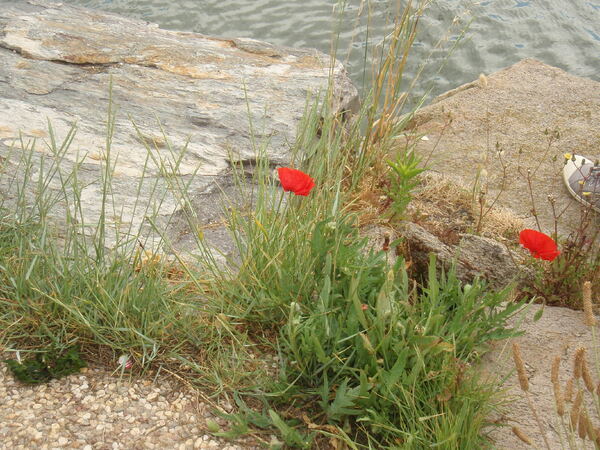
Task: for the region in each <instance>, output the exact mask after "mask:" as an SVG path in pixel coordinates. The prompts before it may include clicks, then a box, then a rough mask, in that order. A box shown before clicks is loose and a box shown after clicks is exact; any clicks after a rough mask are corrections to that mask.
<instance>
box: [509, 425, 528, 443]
mask: <svg viewBox="0 0 600 450" xmlns="http://www.w3.org/2000/svg"><path fill="white" fill-rule="evenodd" d="M512 432H513V433H514V434H515V436H517V437H518V438H519V439H521V440H522V441H523V442H525V443H526V444H528V445H533V441H532V440H531V438H530V437H529V436H527V435H526V434H525V432H524V431H523V430H521V429H520V428H519V427H516V426H515V427H512Z"/></svg>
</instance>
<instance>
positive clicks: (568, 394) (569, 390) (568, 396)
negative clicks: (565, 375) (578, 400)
mask: <svg viewBox="0 0 600 450" xmlns="http://www.w3.org/2000/svg"><path fill="white" fill-rule="evenodd" d="M573 383H574V381H573V378H569V380H568V381H567V385H566V386H565V397H564V398H565V401H567V402H569V403H571V401H572V400H573Z"/></svg>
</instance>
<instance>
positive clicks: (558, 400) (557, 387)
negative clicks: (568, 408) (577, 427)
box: [552, 383, 565, 417]
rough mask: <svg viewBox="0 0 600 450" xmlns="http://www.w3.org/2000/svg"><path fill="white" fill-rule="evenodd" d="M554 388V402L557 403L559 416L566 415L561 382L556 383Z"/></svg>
mask: <svg viewBox="0 0 600 450" xmlns="http://www.w3.org/2000/svg"><path fill="white" fill-rule="evenodd" d="M552 390H553V392H554V403H555V404H556V412H557V413H558V415H559V416H561V417H562V416H564V415H565V398H564V396H563V395H562V392H561V391H560V383H554V384H553V385H552Z"/></svg>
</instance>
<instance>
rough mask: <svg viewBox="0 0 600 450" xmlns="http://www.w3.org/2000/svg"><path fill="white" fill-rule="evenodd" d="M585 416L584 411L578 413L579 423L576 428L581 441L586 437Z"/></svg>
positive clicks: (586, 419)
mask: <svg viewBox="0 0 600 450" xmlns="http://www.w3.org/2000/svg"><path fill="white" fill-rule="evenodd" d="M587 421H588V418H587V414H586V413H585V410H584V411H580V412H579V422H578V427H577V434H578V435H579V437H580V438H581V439H585V438H586V437H587V435H588V433H587Z"/></svg>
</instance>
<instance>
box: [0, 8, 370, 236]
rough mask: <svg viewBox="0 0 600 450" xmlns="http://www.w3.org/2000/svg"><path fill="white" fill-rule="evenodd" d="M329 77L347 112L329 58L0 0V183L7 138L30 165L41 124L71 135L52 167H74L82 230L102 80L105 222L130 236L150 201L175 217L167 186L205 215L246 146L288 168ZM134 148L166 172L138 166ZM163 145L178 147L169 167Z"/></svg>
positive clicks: (88, 208) (9, 170)
mask: <svg viewBox="0 0 600 450" xmlns="http://www.w3.org/2000/svg"><path fill="white" fill-rule="evenodd" d="M330 74H332V75H333V78H332V79H333V86H334V88H333V93H334V95H333V97H334V109H335V110H337V111H345V110H347V109H350V108H352V107H354V106H355V105H356V103H357V101H358V96H357V90H356V88H355V87H354V86H353V85H352V83H351V81H350V80H349V78H348V77H347V75H346V72H345V70H344V68H343V66H342V65H341V64H340V63H338V62H335V61H333V68H332V59H331V58H330V57H329V56H327V55H324V54H322V53H320V52H318V51H316V50H308V49H292V48H281V47H275V46H273V45H270V44H267V43H264V42H259V41H255V40H251V39H221V38H215V37H208V36H203V35H199V34H193V33H183V32H174V31H166V30H161V29H159V28H158V27H157V26H156V25H152V24H148V23H145V22H142V21H139V20H131V19H126V18H123V17H120V16H117V15H113V14H107V13H104V12H99V11H93V10H89V9H84V8H79V7H72V6H69V5H66V4H63V3H51V2H46V1H14V0H0V155H1V156H2V157H3V158H8V155H9V153H10V149H11V147H12V148H13V154H12V156H11V157H10V158H8V160H6V161H4V163H3V169H4V173H5V174H18V173H19V170H21V169H19V168H18V167H17V159H18V156H19V155H18V153H19V152H16V153H17V154H15V152H14V149H15V148H18V149H20V146H19V145H16V146H14V142H15V139H16V138H18V137H19V136H21V137H22V138H23V139H24V141H25V142H29V140H30V139H32V138H36V139H37V140H38V142H37V145H36V146H35V151H34V158H33V159H34V162H35V163H39V160H40V158H41V157H42V155H45V156H46V157H52V155H50V153H51V152H50V149H49V146H48V143H49V142H50V140H51V136H50V133H49V127H48V124H49V123H50V124H51V126H52V129H53V133H54V136H55V139H56V140H57V142H58V144H59V145H60V144H61V143H62V141H63V139H65V137H66V136H67V135H68V133H69V130H70V129H71V127H73V126H75V127H76V134H75V136H74V139H73V141H72V143H71V145H70V146H69V148H68V150H67V151H66V152H65V154H64V156H63V157H62V158H61V161H60V164H59V167H60V170H61V172H62V173H63V174H69V173H71V172H72V171H73V168H74V167H75V166H76V165H77V164H78V179H79V180H78V183H79V185H80V186H81V188H82V192H81V204H82V206H83V216H84V219H85V220H86V221H87V222H88V223H92V224H93V223H95V221H96V220H97V219H98V217H99V216H100V214H101V202H100V201H99V199H100V198H101V197H102V190H101V183H100V182H99V180H100V178H101V170H102V164H103V163H105V162H106V161H105V160H106V151H105V149H106V136H107V130H106V117H107V111H108V104H109V85H110V84H111V83H112V94H111V95H112V101H113V103H114V104H115V105H116V107H117V108H118V112H117V116H116V126H115V131H114V136H113V139H112V154H111V156H110V164H111V165H113V169H114V175H113V181H112V187H113V189H112V193H111V202H112V204H113V205H114V207H113V206H111V213H110V214H108V215H107V220H108V222H109V224H110V225H111V226H113V227H121V228H123V229H124V230H126V229H129V228H128V227H129V224H130V223H131V222H133V223H134V229H135V228H136V227H137V226H138V225H140V224H141V223H142V222H143V218H144V216H145V215H147V214H148V210H147V209H146V208H147V207H148V205H150V204H151V203H152V200H151V198H152V197H154V198H155V199H156V198H161V199H162V200H161V201H159V202H155V203H154V204H152V205H150V207H149V208H150V209H149V210H150V211H152V209H153V208H154V209H156V210H158V216H159V219H160V218H161V217H162V218H167V217H169V216H170V215H171V214H172V213H173V212H175V211H177V210H178V209H179V208H181V201H180V199H178V198H177V196H174V195H172V193H169V192H168V191H169V184H172V183H173V180H172V179H170V177H172V176H174V177H176V179H177V180H178V181H179V182H182V183H190V184H189V185H188V186H187V188H186V190H187V193H188V194H189V196H190V198H192V199H194V200H195V201H194V205H195V206H196V207H197V208H199V209H201V210H203V212H204V216H206V217H211V218H214V217H215V216H217V215H218V214H217V212H216V211H217V210H218V209H219V205H218V204H216V202H215V198H214V195H209V194H210V193H214V192H215V189H216V188H215V183H216V182H218V181H219V180H221V179H225V178H226V175H227V174H228V173H229V172H230V168H231V164H232V163H234V162H238V161H242V162H246V163H248V164H251V163H252V162H253V161H254V159H255V158H256V154H257V153H256V149H257V148H258V147H259V146H266V147H267V157H268V158H269V159H270V162H271V163H272V164H273V165H284V164H288V163H289V161H290V156H291V153H290V149H291V147H292V146H293V144H294V142H295V136H296V129H297V127H298V124H299V121H300V119H301V118H302V116H303V114H304V111H305V108H306V105H307V102H308V101H310V99H311V98H314V97H315V96H317V95H319V94H324V93H325V91H326V89H327V87H328V82H329V79H330ZM132 122H135V124H136V126H137V128H138V130H136V129H135V127H134V125H133V123H132ZM163 130H164V134H165V135H166V137H165V135H163ZM143 141H145V142H146V143H148V144H149V145H150V147H151V148H152V149H153V150H154V151H153V152H152V153H153V154H154V156H155V157H156V158H158V160H160V161H163V162H164V163H165V170H163V171H161V170H159V168H158V166H159V165H160V164H157V162H156V160H154V161H153V160H152V158H150V160H148V151H147V150H146V148H145V146H144V144H143ZM169 147H172V149H174V150H176V152H181V150H182V149H183V148H185V151H184V152H183V154H182V156H181V159H180V160H179V161H177V159H178V156H175V155H173V152H171V151H170V150H169ZM156 158H155V159H156ZM167 172H168V173H167ZM18 177H19V176H18V175H17V178H18ZM3 178H6V177H3ZM32 178H33V179H37V178H36V173H33V176H32ZM192 179H193V180H192ZM190 180H191V181H190ZM140 184H142V185H143V187H142V189H141V190H139V186H140ZM2 185H3V186H4V188H3V191H4V195H5V199H6V198H8V197H10V196H11V192H10V191H9V190H8V189H7V185H8V182H6V181H5V180H3V181H2ZM60 185H61V182H60V181H59V179H58V177H53V178H52V180H51V183H50V184H49V185H48V187H47V190H50V191H56V192H59V191H60V190H61V188H60ZM155 185H156V186H157V190H156V191H154V193H152V190H153V186H155ZM32 189H33V188H32ZM157 192H158V194H157ZM12 193H13V194H14V192H12ZM32 195H33V194H32ZM204 196H206V197H205V198H206V201H204V200H203V198H204ZM136 199H138V201H137V202H136ZM165 220H166V219H165ZM175 238H176V237H174V238H173V239H175ZM175 240H176V239H175ZM217 240H218V239H217Z"/></svg>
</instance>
